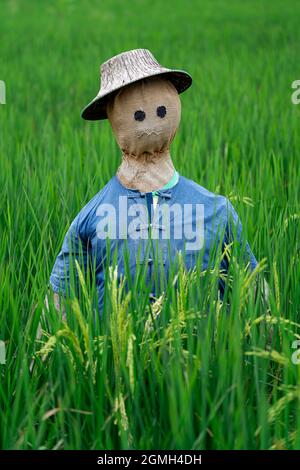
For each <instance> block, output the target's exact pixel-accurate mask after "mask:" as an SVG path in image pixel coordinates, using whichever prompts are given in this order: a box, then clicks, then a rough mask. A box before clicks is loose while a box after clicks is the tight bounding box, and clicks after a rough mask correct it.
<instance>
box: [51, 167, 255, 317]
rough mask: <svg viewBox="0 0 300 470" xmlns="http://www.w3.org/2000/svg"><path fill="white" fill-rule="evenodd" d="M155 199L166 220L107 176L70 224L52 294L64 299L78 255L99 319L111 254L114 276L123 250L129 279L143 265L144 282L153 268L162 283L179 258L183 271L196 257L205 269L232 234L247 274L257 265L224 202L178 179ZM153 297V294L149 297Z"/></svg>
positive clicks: (143, 196) (122, 265)
mask: <svg viewBox="0 0 300 470" xmlns="http://www.w3.org/2000/svg"><path fill="white" fill-rule="evenodd" d="M156 194H157V195H158V205H157V208H165V209H166V210H167V212H168V210H169V212H168V215H167V218H166V217H164V215H163V212H162V211H161V210H159V211H157V208H156V210H155V212H153V206H152V209H151V204H149V202H151V198H150V199H149V195H151V197H152V193H144V192H141V191H138V190H132V189H128V188H126V187H124V186H123V185H122V184H121V182H120V181H119V179H118V178H117V176H113V177H112V178H111V179H110V180H109V182H108V183H107V184H106V185H105V186H104V188H103V189H101V190H100V191H99V192H98V193H97V194H96V195H95V196H94V197H93V198H92V199H91V200H90V201H89V202H88V203H87V204H86V205H85V206H84V207H83V209H82V210H81V211H80V212H79V214H78V215H77V216H76V217H75V219H74V220H73V222H72V223H71V225H70V227H69V230H68V232H67V234H66V236H65V239H64V241H63V245H62V248H61V251H60V252H59V254H58V256H57V258H56V261H55V264H54V266H53V270H52V273H51V276H50V284H51V286H52V288H53V290H54V291H55V292H57V293H62V294H65V293H66V290H67V288H68V285H69V282H70V275H71V272H70V259H71V256H72V259H74V258H79V255H80V254H81V257H82V258H83V261H84V264H85V266H84V267H85V268H86V262H87V258H89V259H91V260H92V262H93V266H94V268H95V275H96V285H97V290H98V304H99V312H100V313H102V307H103V294H104V276H105V265H106V262H107V260H108V259H112V258H113V254H115V256H116V260H117V264H118V274H119V275H122V274H125V273H126V271H125V259H126V256H125V254H124V250H126V252H127V254H128V257H127V259H128V263H129V270H130V273H131V275H132V277H134V275H135V272H136V270H137V265H139V264H143V265H147V266H148V273H147V282H150V281H151V272H152V270H153V263H154V262H155V264H156V266H157V267H158V268H159V269H160V271H161V272H162V273H163V275H164V276H165V278H167V276H168V273H169V270H170V268H171V265H172V262H173V261H174V260H175V259H176V255H177V254H178V253H179V252H181V253H182V254H183V259H184V262H185V265H186V267H187V269H190V268H193V267H194V266H195V264H196V262H197V259H198V255H200V256H201V263H202V265H201V268H202V269H203V270H204V269H206V268H207V266H208V264H209V259H210V255H211V252H212V250H213V247H214V246H216V244H218V243H222V246H224V245H225V243H230V242H231V241H232V234H233V232H235V236H236V237H237V238H238V240H239V242H240V244H242V242H244V243H243V246H244V247H245V253H246V255H247V258H248V261H249V263H250V268H251V269H254V268H255V266H256V264H257V261H256V259H255V257H254V255H253V253H252V251H251V249H250V247H249V244H248V242H247V241H246V240H244V238H243V236H242V225H241V222H240V220H239V218H238V215H237V213H236V211H235V210H234V208H233V206H232V205H231V203H230V202H229V200H228V199H227V198H226V197H224V196H220V195H216V194H214V193H211V192H210V191H208V190H206V189H205V188H203V187H202V186H200V185H199V184H197V183H195V182H194V181H192V180H190V179H188V178H185V177H183V176H182V175H180V174H179V177H178V181H177V183H176V184H175V186H173V187H172V188H169V189H162V190H159V191H157V192H156ZM141 208H144V209H145V211H141ZM150 209H151V210H150ZM156 211H157V212H156ZM111 221H113V223H110V222H111ZM232 227H233V228H234V230H232V229H231V228H232ZM149 229H151V230H152V232H151V233H152V234H154V233H155V236H153V237H152V238H153V240H152V242H149ZM200 232H201V233H200ZM199 234H200V235H199ZM107 237H108V238H109V250H108V244H107ZM151 243H152V244H151ZM222 263H224V265H223V266H222V267H221V268H222V269H225V270H226V260H225V259H224V260H223V261H222ZM74 270H75V267H74ZM127 274H128V273H127ZM157 294H158V293H157V292H155V291H154V292H153V295H157Z"/></svg>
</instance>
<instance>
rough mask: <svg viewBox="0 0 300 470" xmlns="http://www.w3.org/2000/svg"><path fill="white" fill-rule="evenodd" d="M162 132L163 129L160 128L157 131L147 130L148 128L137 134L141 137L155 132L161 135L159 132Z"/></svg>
mask: <svg viewBox="0 0 300 470" xmlns="http://www.w3.org/2000/svg"><path fill="white" fill-rule="evenodd" d="M161 133H162V129H160V130H158V131H155V130H152V131H147V130H146V131H141V132H138V133H137V136H138V138H140V137H143V136H144V135H153V134H155V135H159V134H161Z"/></svg>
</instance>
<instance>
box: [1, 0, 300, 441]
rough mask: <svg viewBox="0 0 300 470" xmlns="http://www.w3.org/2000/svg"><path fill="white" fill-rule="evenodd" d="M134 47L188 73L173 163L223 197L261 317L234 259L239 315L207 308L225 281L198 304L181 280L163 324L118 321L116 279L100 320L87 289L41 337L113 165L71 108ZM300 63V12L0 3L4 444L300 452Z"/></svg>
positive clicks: (146, 314) (266, 4)
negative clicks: (251, 272)
mask: <svg viewBox="0 0 300 470" xmlns="http://www.w3.org/2000/svg"><path fill="white" fill-rule="evenodd" d="M139 47H144V48H148V49H150V50H151V51H152V52H153V54H154V55H155V56H156V57H157V59H158V60H159V61H160V62H161V63H162V64H164V65H166V66H168V67H175V68H182V69H185V70H187V71H188V72H189V73H190V74H191V75H192V77H193V79H194V83H193V85H192V87H191V88H190V89H189V90H188V91H187V92H186V93H184V94H183V95H181V100H182V121H181V125H180V129H179V131H178V134H177V136H176V139H175V141H174V143H173V145H172V156H173V159H174V162H175V166H176V168H177V169H178V171H179V172H180V173H181V174H183V175H185V176H187V177H190V178H192V179H194V180H195V181H197V182H198V183H199V184H201V185H203V186H205V187H207V188H208V189H209V190H211V191H216V192H219V193H221V194H223V195H226V196H228V197H229V198H230V200H231V201H232V203H233V204H234V206H235V208H236V209H237V211H238V213H239V215H240V217H241V219H242V221H243V225H244V226H245V229H246V231H247V236H248V239H249V242H250V244H251V247H252V249H253V251H254V253H255V255H256V257H257V259H258V260H259V261H261V262H262V266H265V271H264V272H265V277H266V279H267V280H268V282H269V285H270V307H269V308H268V307H267V306H265V305H264V304H263V303H262V302H261V301H259V302H257V303H255V302H254V299H253V295H252V294H251V291H252V287H253V282H254V281H253V279H249V278H247V276H246V274H245V273H243V272H241V271H240V270H239V268H238V266H236V267H235V270H234V272H233V276H234V288H233V290H234V292H233V299H234V300H233V302H232V305H231V309H230V314H229V315H227V314H226V312H225V311H224V309H223V306H222V305H218V304H211V303H209V302H208V301H209V292H210V287H211V286H213V285H214V283H215V280H216V276H215V274H214V273H207V275H206V277H204V278H203V282H204V281H205V282H206V283H207V284H205V286H206V289H204V290H205V292H206V297H205V296H204V298H203V299H202V301H201V302H200V303H199V304H196V303H194V304H193V297H191V298H189V294H190V292H189V291H190V290H191V291H192V290H193V289H192V286H194V288H195V290H197V282H198V281H197V279H196V280H195V279H189V278H187V277H186V275H185V274H184V273H180V292H179V295H178V296H177V297H176V294H174V295H175V297H176V298H175V300H176V302H175V304H176V307H173V308H171V307H170V306H169V303H168V302H164V300H163V299H161V300H160V301H159V302H158V303H157V304H156V306H155V308H156V310H155V312H154V314H155V315H156V314H157V320H156V321H157V323H155V322H153V323H152V321H151V318H152V317H151V315H150V313H151V312H150V311H149V308H148V307H147V306H145V305H144V303H143V300H142V299H141V298H140V299H138V300H139V301H136V302H135V301H132V300H131V301H130V304H129V307H128V308H129V312H130V314H129V315H127V314H126V313H125V312H126V299H125V300H124V298H123V300H122V298H121V296H120V298H119V297H118V293H117V287H116V285H115V279H114V275H113V274H112V275H111V279H110V280H109V281H108V282H109V283H110V284H109V285H110V293H111V309H110V312H107V322H106V323H105V324H104V325H99V324H97V325H96V326H95V325H93V321H92V319H91V317H92V313H91V306H90V304H89V295H88V294H87V295H86V297H84V296H83V300H82V301H81V303H80V304H78V303H76V301H74V300H73V303H72V302H71V303H70V308H69V310H68V315H69V326H67V325H66V324H61V323H60V322H59V320H58V318H57V315H55V313H54V309H53V308H52V307H51V312H50V313H49V323H50V330H51V336H50V337H47V336H45V335H44V336H43V338H42V341H43V342H42V343H37V342H35V341H34V339H35V332H36V328H37V321H38V319H39V315H40V314H41V311H42V306H43V298H44V296H45V293H46V291H47V284H48V278H49V274H50V271H51V268H52V265H53V263H54V260H55V257H56V255H57V253H58V251H59V249H60V246H61V243H62V239H63V236H64V234H65V232H66V229H67V227H68V225H69V223H70V221H71V220H72V219H73V218H74V216H75V215H76V214H77V213H78V211H79V210H80V208H81V207H82V206H83V205H84V204H85V203H86V202H87V201H88V200H89V199H90V198H91V197H92V196H93V195H94V194H96V192H98V191H99V189H100V188H101V187H102V186H103V185H104V184H105V183H106V182H107V181H108V180H109V178H110V177H111V176H112V175H113V174H114V172H115V171H116V168H117V166H118V164H119V150H118V148H117V146H116V144H115V142H114V139H113V136H112V133H111V130H110V127H109V123H108V122H107V121H103V122H95V123H91V122H85V121H83V120H82V119H81V118H80V111H81V109H82V108H83V107H84V105H85V104H86V103H87V102H89V101H90V99H91V98H93V97H94V95H95V94H96V93H97V91H98V87H99V80H98V69H99V65H100V63H101V62H103V61H105V60H107V59H108V58H109V57H111V56H112V55H115V54H117V53H119V52H122V51H124V50H128V49H134V48H139ZM299 57H300V4H299V2H297V1H296V0H295V1H291V0H285V1H284V2H282V1H279V0H274V1H272V2H271V1H268V0H264V1H263V0H260V1H258V0H251V1H250V0H244V1H241V0H240V1H237V0H231V1H230V2H225V1H217V0H212V1H209V0H205V1H199V0H189V1H188V2H186V1H179V0H177V1H164V2H163V1H157V0H151V1H150V0H140V1H138V0H132V1H130V2H124V1H121V0H111V1H95V0H89V1H84V0H81V1H71V0H69V1H67V0H64V1H63V0H60V1H58V0H55V1H45V0H44V1H40V0H39V1H38V0H36V1H34V0H28V1H18V0H11V1H8V0H0V79H1V80H4V81H5V83H6V87H7V96H6V101H7V104H6V105H3V106H2V105H1V106H0V340H1V341H4V342H5V346H6V363H5V364H0V375H1V382H0V446H1V448H5V449H12V448H13V449H32V448H33V449H44V448H48V449H93V448H114V449H116V448H144V449H146V448H173V449H176V448H177V449H180V448H185V449H188V448H191V449H192V448H193V449H203V448H210V449H230V448H231V449H245V448H250V449H254V448H257V449H271V448H277V449H279V448H283V449H286V448H287V449H288V448H294V449H295V448H297V449H299V448H300V434H299V433H297V429H299V426H300V410H299V405H300V382H299V381H300V369H299V366H296V365H294V364H293V363H292V362H291V356H292V353H293V352H294V350H293V349H292V343H293V341H294V340H295V339H297V338H299V334H300V326H299V325H298V324H297V322H298V323H299V303H300V287H299V276H300V268H299V231H298V227H299V216H300V213H299V180H300V172H299V153H300V133H299V124H300V105H299V106H295V105H292V103H291V91H292V90H291V83H292V82H293V81H294V80H296V79H300V68H299ZM248 198H250V199H248ZM83 290H84V284H83ZM123 297H124V296H123ZM152 313H153V312H152ZM207 313H208V314H207ZM146 320H147V321H148V320H149V321H148V323H147V324H145V322H146ZM271 323H273V340H272V344H270V343H269V345H266V338H267V337H268V334H269V332H268V329H269V327H270V324H271ZM49 338H50V339H49ZM47 340H48V342H47ZM2 348H3V344H2ZM41 348H43V349H42V354H39V355H37V356H36V359H35V366H34V368H33V371H32V372H30V369H29V365H30V363H31V360H32V357H33V356H34V354H35V353H36V352H37V351H39V350H40V349H41ZM2 362H4V361H2Z"/></svg>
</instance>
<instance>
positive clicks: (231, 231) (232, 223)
mask: <svg viewBox="0 0 300 470" xmlns="http://www.w3.org/2000/svg"><path fill="white" fill-rule="evenodd" d="M235 240H237V241H238V244H239V247H240V250H241V254H242V257H243V259H244V261H245V263H249V267H250V269H251V270H254V269H255V267H256V266H257V264H258V263H257V260H256V258H255V256H254V254H253V252H252V250H251V248H250V245H249V243H248V241H247V240H246V238H245V234H244V231H243V226H242V223H241V221H240V218H239V216H238V214H237V213H236V211H235V209H234V207H233V206H232V204H231V202H230V201H229V200H228V199H227V200H226V228H225V235H224V245H225V244H226V245H229V244H231V243H232V242H234V241H235ZM224 247H225V246H224Z"/></svg>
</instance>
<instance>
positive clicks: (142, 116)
mask: <svg viewBox="0 0 300 470" xmlns="http://www.w3.org/2000/svg"><path fill="white" fill-rule="evenodd" d="M145 117H146V114H145V113H144V111H141V110H138V111H136V112H135V113H134V119H135V120H136V121H143V120H144V119H145Z"/></svg>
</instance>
